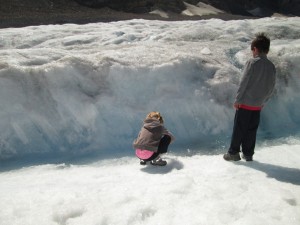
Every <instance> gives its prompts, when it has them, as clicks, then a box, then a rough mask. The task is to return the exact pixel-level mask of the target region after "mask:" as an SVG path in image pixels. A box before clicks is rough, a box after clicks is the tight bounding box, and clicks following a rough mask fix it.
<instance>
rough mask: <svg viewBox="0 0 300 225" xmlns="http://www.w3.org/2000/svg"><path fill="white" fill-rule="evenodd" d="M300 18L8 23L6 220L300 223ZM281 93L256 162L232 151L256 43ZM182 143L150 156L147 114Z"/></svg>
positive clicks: (4, 42) (2, 122)
mask: <svg viewBox="0 0 300 225" xmlns="http://www.w3.org/2000/svg"><path fill="white" fill-rule="evenodd" d="M299 22H300V21H299V18H297V17H295V18H265V19H259V20H238V21H222V20H217V19H212V20H201V21H181V22H166V21H146V20H129V21H120V22H112V23H95V24H87V25H75V24H65V25H49V26H34V27H24V28H8V29H1V30H0V47H1V48H0V127H1V129H0V171H1V172H0V180H1V182H0V207H1V211H0V224H1V225H2V224H3V225H18V224H22V225H23V224H26V225H31V224H43V225H48V224H49V225H51V224H53V225H54V224H60V225H71V224H87V225H89V224H91V225H95V224H102V225H104V224H114V225H117V224H164V225H165V224H172V225H174V224H183V223H185V224H189V225H190V224H217V225H218V224H239V225H241V224H242V225H243V224H251V225H253V224H254V225H255V224H272V225H273V224H291V225H299V224H300V218H299V215H300V213H299V211H300V207H299V202H300V199H299V196H300V193H299V192H300V188H299V185H300V178H299V174H300V173H299V172H300V168H299V153H300V152H299V146H300V142H299V141H300V136H299V129H300V126H299V125H300V117H299V114H300V111H299V110H300V107H299V102H300V95H299V91H298V90H299V86H300V77H299V71H300V63H299V62H300V40H299V36H300V27H299V26H300V23H299ZM258 32H266V33H267V34H268V35H269V36H270V38H271V40H272V42H271V51H270V53H269V58H270V59H271V60H272V61H273V62H274V64H275V66H276V69H277V83H276V92H275V94H274V96H273V98H272V99H271V100H270V102H269V103H268V104H267V105H266V106H265V107H264V109H263V111H262V114H261V124H260V128H259V131H258V135H257V147H256V154H255V155H254V159H255V161H254V162H245V161H240V162H236V163H231V162H226V161H224V160H223V159H222V154H223V153H224V152H226V150H227V148H228V144H229V140H230V135H231V131H232V125H233V117H234V109H233V108H232V102H233V99H234V95H235V93H236V89H237V87H238V83H239V80H240V78H241V71H242V68H243V65H244V63H245V62H246V60H247V59H248V58H249V57H251V52H250V47H249V46H250V42H251V40H252V38H253V36H254V35H255V34H256V33H258ZM153 110H155V111H160V112H161V113H162V115H163V116H164V120H165V123H166V124H165V125H166V127H167V128H168V129H169V130H170V131H171V132H172V133H173V134H174V135H175V137H176V141H175V142H174V144H172V145H171V146H170V153H169V154H168V155H166V156H165V158H166V160H167V161H168V165H167V166H166V167H164V168H156V167H151V166H150V165H149V166H146V167H142V166H140V165H139V163H138V160H137V159H136V158H135V156H134V151H133V149H132V141H133V139H134V138H135V137H136V135H137V133H138V131H139V129H140V126H141V123H142V120H143V119H144V118H145V116H146V114H147V113H148V112H149V111H153Z"/></svg>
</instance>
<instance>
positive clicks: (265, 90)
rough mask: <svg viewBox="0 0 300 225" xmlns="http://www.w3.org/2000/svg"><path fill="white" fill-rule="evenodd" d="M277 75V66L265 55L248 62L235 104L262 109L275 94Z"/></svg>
mask: <svg viewBox="0 0 300 225" xmlns="http://www.w3.org/2000/svg"><path fill="white" fill-rule="evenodd" d="M275 74H276V70H275V66H274V64H273V63H272V62H271V61H270V60H268V58H267V56H266V55H265V54H261V55H259V56H256V57H254V58H252V59H250V60H248V61H247V63H246V65H245V68H244V72H243V77H242V80H241V83H240V86H239V89H238V91H237V96H236V100H235V104H240V105H247V106H254V107H262V106H263V105H264V103H265V102H266V101H267V100H268V99H269V98H270V97H271V95H272V93H273V90H274V86H275V80H276V77H275Z"/></svg>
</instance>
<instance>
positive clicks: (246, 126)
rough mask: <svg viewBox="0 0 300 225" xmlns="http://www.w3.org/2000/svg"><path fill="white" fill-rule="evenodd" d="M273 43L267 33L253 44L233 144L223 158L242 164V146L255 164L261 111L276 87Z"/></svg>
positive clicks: (237, 103)
mask: <svg viewBox="0 0 300 225" xmlns="http://www.w3.org/2000/svg"><path fill="white" fill-rule="evenodd" d="M269 48H270V39H269V38H268V37H266V36H265V35H264V34H263V33H261V34H258V35H257V36H256V38H255V39H254V40H253V41H252V43H251V51H252V55H253V58H251V59H250V60H248V61H247V63H246V65H245V68H244V71H243V77H242V80H241V83H240V86H239V89H238V91H237V95H236V100H235V102H234V107H235V108H236V113H235V118H234V126H233V133H232V137H231V144H230V148H229V150H228V152H227V153H226V154H224V156H223V158H224V159H225V160H227V161H238V160H241V157H240V153H239V152H240V146H242V152H243V154H242V157H243V158H244V159H245V160H246V161H252V156H253V154H254V148H255V142H256V132H257V128H258V125H259V120H260V111H261V109H262V107H263V105H264V104H265V102H266V101H267V100H268V99H269V98H270V97H271V95H272V92H273V90H274V86H275V80H276V78H275V73H276V70H275V66H274V64H273V63H272V62H271V61H270V60H268V58H267V54H268V52H269Z"/></svg>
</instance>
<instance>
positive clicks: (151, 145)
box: [133, 118, 174, 152]
mask: <svg viewBox="0 0 300 225" xmlns="http://www.w3.org/2000/svg"><path fill="white" fill-rule="evenodd" d="M164 135H169V136H170V137H171V140H172V141H173V140H174V136H173V135H172V134H171V133H170V132H169V131H168V130H167V129H166V128H165V127H164V125H163V124H162V123H160V121H159V120H158V119H155V118H152V119H146V120H144V124H143V127H142V129H141V131H140V133H139V135H138V137H137V139H135V140H134V142H133V147H134V148H135V149H143V150H149V151H154V152H156V151H157V149H158V145H159V142H160V140H161V139H162V137H163V136H164Z"/></svg>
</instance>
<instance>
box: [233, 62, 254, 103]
mask: <svg viewBox="0 0 300 225" xmlns="http://www.w3.org/2000/svg"><path fill="white" fill-rule="evenodd" d="M251 72H252V63H251V60H248V61H247V63H246V65H245V68H244V71H243V77H242V80H241V82H240V86H239V88H238V91H237V94H236V98H235V102H234V103H235V104H241V103H242V102H241V100H242V98H243V96H244V94H245V92H246V89H247V85H248V82H249V79H250V76H251Z"/></svg>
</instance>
